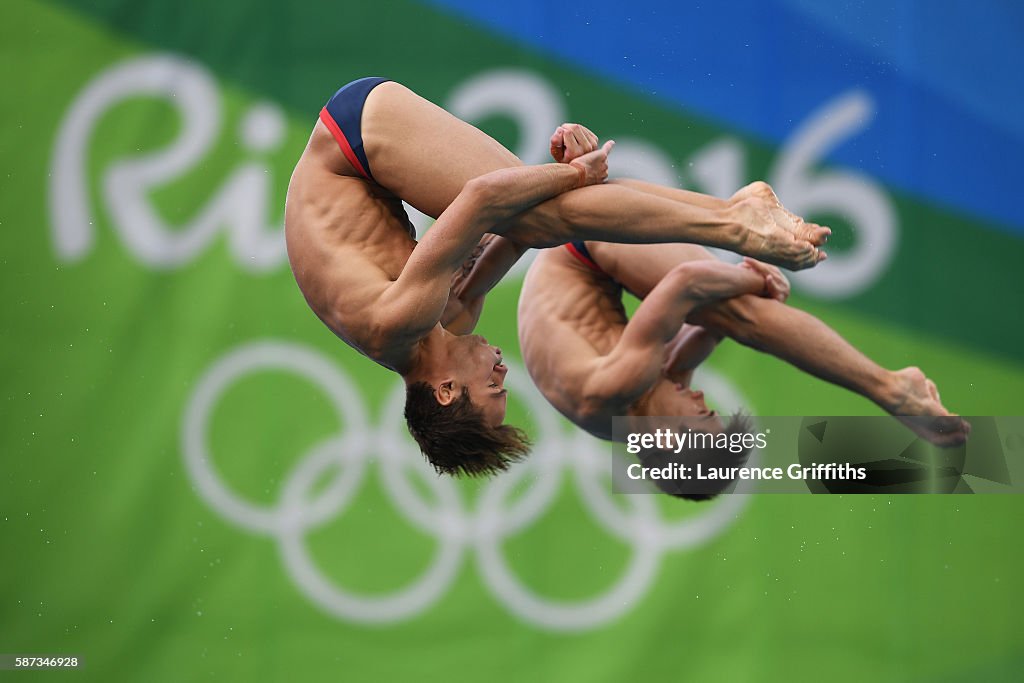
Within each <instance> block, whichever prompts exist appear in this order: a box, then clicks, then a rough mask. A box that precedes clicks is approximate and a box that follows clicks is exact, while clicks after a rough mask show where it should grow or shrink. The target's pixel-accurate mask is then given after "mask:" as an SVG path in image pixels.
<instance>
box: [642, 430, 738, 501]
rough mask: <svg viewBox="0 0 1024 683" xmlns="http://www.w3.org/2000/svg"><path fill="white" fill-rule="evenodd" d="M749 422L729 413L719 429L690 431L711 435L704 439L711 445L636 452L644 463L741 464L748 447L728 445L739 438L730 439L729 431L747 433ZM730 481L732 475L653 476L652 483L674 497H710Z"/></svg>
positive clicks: (736, 465) (731, 433)
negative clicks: (726, 420)
mask: <svg viewBox="0 0 1024 683" xmlns="http://www.w3.org/2000/svg"><path fill="white" fill-rule="evenodd" d="M751 425H752V422H751V420H750V418H749V417H747V416H746V415H743V414H737V415H733V417H732V419H731V420H729V424H728V425H726V427H725V431H724V432H722V433H718V434H716V433H711V432H701V431H698V430H696V429H694V430H693V431H692V433H691V435H699V434H705V435H707V436H708V437H711V438H708V439H706V440H707V441H710V442H711V443H712V445H710V446H704V447H697V448H686V449H684V450H682V451H680V452H679V453H674V452H672V451H666V450H658V449H649V450H645V451H642V452H641V453H639V458H640V462H641V463H643V466H644V467H665V466H666V465H669V464H672V463H679V464H682V465H686V466H687V467H694V466H695V465H697V463H700V465H701V466H702V467H703V468H704V469H705V470H707V468H708V467H743V465H745V464H746V462H747V459H748V458H749V457H750V448H749V447H746V448H741V449H732V448H730V444H734V443H737V442H738V441H740V439H733V436H732V435H733V434H749V433H750V427H751ZM723 436H724V437H725V438H723ZM748 443H749V441H748ZM714 444H725V445H714ZM691 471H695V470H691ZM733 481H734V480H732V479H688V480H680V479H655V480H654V483H655V484H656V485H657V487H658V488H659V489H661V490H662V491H664V492H665V493H667V494H669V495H670V496H675V497H676V498H685V499H687V500H711V499H712V498H714V497H715V496H717V495H718V494H719V493H722V492H723V491H725V490H726V489H727V488H729V486H730V485H731V484H732V482H733Z"/></svg>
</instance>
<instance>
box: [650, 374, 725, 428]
mask: <svg viewBox="0 0 1024 683" xmlns="http://www.w3.org/2000/svg"><path fill="white" fill-rule="evenodd" d="M648 410H649V411H650V413H649V414H651V415H678V416H681V417H687V418H693V420H687V424H688V425H689V426H691V427H692V428H694V429H698V428H699V429H701V430H702V431H709V432H721V431H723V430H724V426H723V424H722V419H721V417H719V415H718V412H717V411H715V410H711V409H710V408H709V407H708V404H707V403H705V401H704V392H703V391H699V390H694V389H691V388H689V387H685V386H683V385H682V384H676V383H673V382H669V381H665V380H663V381H662V382H661V383H660V384H659V385H658V387H657V388H656V389H655V390H654V394H653V395H652V396H651V401H650V403H649V405H648ZM691 422H692V424H691Z"/></svg>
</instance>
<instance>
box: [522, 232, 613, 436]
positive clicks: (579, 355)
mask: <svg viewBox="0 0 1024 683" xmlns="http://www.w3.org/2000/svg"><path fill="white" fill-rule="evenodd" d="M621 294H622V288H621V287H620V286H619V285H618V284H616V283H615V282H613V281H612V280H611V279H610V278H608V277H607V276H604V275H602V274H600V273H596V272H594V271H592V270H590V269H588V268H587V267H586V266H585V265H583V264H582V263H581V262H580V261H578V260H577V259H576V258H574V257H573V256H572V254H570V253H569V251H568V250H566V249H565V248H555V249H546V250H544V251H541V252H540V253H539V254H538V255H537V259H536V261H534V263H533V265H531V267H530V270H529V273H528V274H527V276H526V280H525V281H524V282H523V289H522V292H521V293H520V295H519V312H518V318H519V346H520V349H521V351H522V354H523V361H524V364H525V365H526V367H527V368H528V370H529V372H530V377H531V378H532V379H533V382H534V384H535V385H536V386H537V388H538V389H539V390H540V392H541V393H542V394H543V395H544V397H545V398H547V400H548V402H550V403H551V405H553V406H554V407H555V409H556V410H558V412H560V413H562V415H564V416H565V417H566V418H568V419H569V420H570V421H571V422H573V423H574V424H576V425H577V426H579V427H580V428H581V429H584V430H586V431H587V432H589V433H590V434H592V435H594V436H596V437H598V438H602V439H610V438H611V433H610V431H609V430H610V428H611V421H610V417H611V416H612V415H624V414H626V411H627V410H628V408H629V407H628V406H626V405H622V406H610V405H606V404H605V403H604V402H597V401H594V400H593V399H591V398H588V397H586V396H583V395H582V388H583V387H584V386H586V381H585V380H586V377H587V375H588V374H589V372H590V371H591V369H592V367H593V364H594V363H595V362H596V361H597V359H598V358H599V357H601V356H605V355H607V354H608V353H610V352H611V350H612V349H613V348H614V347H615V345H616V343H618V341H619V338H620V337H621V336H622V332H623V330H624V329H625V327H626V323H627V322H628V318H627V317H626V311H625V309H624V308H623V306H622V299H621Z"/></svg>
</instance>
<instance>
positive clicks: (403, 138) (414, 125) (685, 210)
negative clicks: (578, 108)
mask: <svg viewBox="0 0 1024 683" xmlns="http://www.w3.org/2000/svg"><path fill="white" fill-rule="evenodd" d="M362 135H363V142H364V148H365V150H366V152H367V155H368V157H369V159H370V166H371V169H372V171H373V174H374V177H375V178H377V180H378V181H379V182H380V183H381V184H382V185H383V186H384V187H386V188H387V189H388V190H390V191H391V192H393V193H394V194H395V195H397V196H399V197H401V198H403V199H404V200H406V201H408V202H409V203H410V204H412V205H413V206H415V207H416V208H418V209H419V210H420V211H423V212H424V213H427V214H429V215H433V216H437V215H439V214H440V213H441V211H443V210H444V209H445V208H447V206H448V205H449V204H450V203H451V202H452V201H453V200H454V198H455V196H456V195H457V194H458V193H459V191H460V190H461V189H462V186H463V185H464V184H465V183H466V182H467V181H468V180H470V179H471V178H475V177H477V176H479V175H482V174H484V173H487V172H490V171H493V170H496V169H499V168H505V167H508V166H512V165H518V164H520V163H521V162H520V161H519V160H518V159H517V158H516V157H515V156H514V155H513V154H512V153H511V152H509V151H508V150H506V149H505V148H504V147H502V146H501V145H500V144H498V143H497V142H496V141H495V140H493V139H492V138H490V137H489V136H487V135H486V134H485V133H483V132H481V131H480V130H477V129H476V128H474V127H473V126H470V125H469V124H467V123H465V122H463V121H460V120H459V119H457V118H456V117H454V116H452V115H451V114H449V113H448V112H446V111H444V110H443V109H441V108H440V107H437V106H436V105H434V104H431V103H430V102H428V101H427V100H425V99H423V98H421V97H419V96H418V95H416V94H415V93H413V92H412V91H410V90H408V89H407V88H405V87H403V86H401V85H399V84H397V83H384V84H381V85H379V86H377V87H376V88H374V90H373V91H372V92H371V93H370V95H369V97H368V98H367V100H366V106H365V108H364V110H363V118H362ZM776 208H777V207H773V206H771V205H770V204H769V203H768V202H765V201H764V200H763V199H761V198H758V197H751V198H749V199H746V200H744V201H740V202H736V203H731V204H730V205H729V206H728V207H726V208H708V207H704V206H698V205H696V204H693V203H687V202H683V201H674V200H672V199H668V198H666V197H659V196H657V195H655V194H652V193H649V192H641V191H637V190H634V189H631V188H629V187H625V186H623V185H615V184H607V185H602V186H598V187H590V188H584V189H582V190H577V191H575V192H569V193H566V194H564V195H560V196H559V197H556V198H555V199H553V200H550V201H548V202H545V203H543V204H541V205H540V206H538V207H536V208H534V209H532V210H530V211H528V212H525V213H523V214H521V215H520V216H519V218H518V220H517V221H515V222H512V223H510V224H508V225H506V226H502V228H501V229H500V232H501V233H502V234H505V235H506V236H507V237H509V238H510V239H513V240H515V241H516V242H518V243H519V244H521V245H525V246H540V247H544V246H552V245H556V244H562V243H565V242H568V241H571V240H575V239H595V240H605V241H617V242H632V243H656V242H694V243H700V244H707V245H709V246H717V247H722V248H725V249H730V250H732V251H737V252H739V253H743V254H747V255H750V256H754V257H755V258H760V259H761V260H763V261H767V262H770V263H775V264H777V265H782V266H785V267H788V268H793V269H799V268H806V267H810V266H813V265H814V264H815V263H817V262H818V260H820V258H822V255H821V254H820V253H819V252H818V250H817V248H816V247H817V246H820V245H821V244H823V243H824V239H825V237H826V234H825V233H824V232H822V231H820V230H815V229H813V228H811V227H809V226H807V225H805V224H803V223H802V222H801V223H797V222H796V221H794V220H792V219H791V218H789V217H788V216H787V215H786V214H784V213H781V212H778V211H777V210H776Z"/></svg>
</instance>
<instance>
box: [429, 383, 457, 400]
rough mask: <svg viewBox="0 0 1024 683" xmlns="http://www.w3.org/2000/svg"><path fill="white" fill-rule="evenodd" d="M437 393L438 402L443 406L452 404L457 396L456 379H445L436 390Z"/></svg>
mask: <svg viewBox="0 0 1024 683" xmlns="http://www.w3.org/2000/svg"><path fill="white" fill-rule="evenodd" d="M434 393H435V394H436V395H437V402H438V403H440V404H441V405H443V406H450V405H451V404H452V403H453V402H454V401H455V399H456V398H457V396H456V394H455V380H451V379H449V380H445V381H444V382H441V383H440V384H438V385H437V389H436V390H435V392H434Z"/></svg>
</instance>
